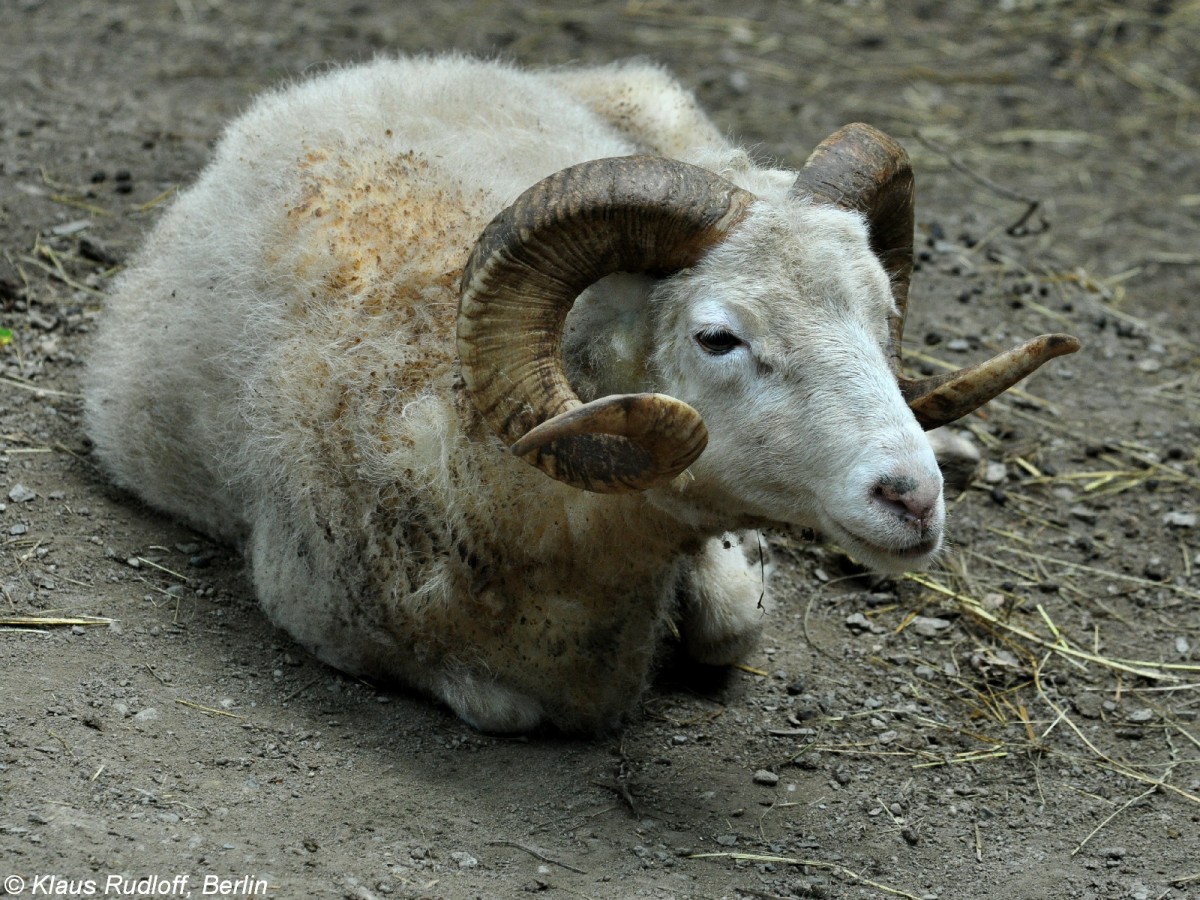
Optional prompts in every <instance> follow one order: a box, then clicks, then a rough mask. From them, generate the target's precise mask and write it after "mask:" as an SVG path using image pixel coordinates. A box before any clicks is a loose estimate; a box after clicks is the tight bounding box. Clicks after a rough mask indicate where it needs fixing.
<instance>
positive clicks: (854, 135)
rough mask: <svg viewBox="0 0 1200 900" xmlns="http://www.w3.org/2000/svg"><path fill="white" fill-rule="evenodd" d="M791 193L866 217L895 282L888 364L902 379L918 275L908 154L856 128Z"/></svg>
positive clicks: (836, 136)
mask: <svg viewBox="0 0 1200 900" xmlns="http://www.w3.org/2000/svg"><path fill="white" fill-rule="evenodd" d="M792 193H793V194H795V195H799V196H805V197H809V198H811V199H812V200H814V201H816V202H817V203H827V204H830V205H832V206H838V207H841V208H842V209H849V210H852V211H854V212H858V213H862V215H863V216H864V217H865V218H866V220H867V226H868V229H869V231H868V233H869V238H870V241H871V250H872V252H873V253H874V254H875V256H876V257H878V259H879V261H880V263H881V264H882V265H883V268H884V271H885V272H887V273H888V277H889V278H890V279H891V282H892V296H893V297H894V298H895V301H896V309H897V314H896V315H892V316H889V317H888V362H889V363H890V364H891V367H892V371H893V372H894V373H895V375H896V377H897V378H899V377H900V343H901V341H902V340H903V338H904V319H905V317H906V316H907V315H908V285H909V282H910V281H911V280H912V269H913V173H912V166H911V165H910V164H909V161H908V154H907V153H906V152H905V151H904V148H903V147H901V146H900V145H899V144H898V143H896V142H895V141H894V140H892V139H891V138H890V137H888V136H887V135H886V134H884V133H883V132H882V131H879V130H878V129H876V128H872V127H871V126H870V125H864V124H862V123H861V122H854V123H852V124H850V125H846V126H844V127H843V128H839V129H838V130H837V131H835V132H834V133H833V134H831V135H830V136H829V137H827V138H826V139H825V140H823V141H821V143H819V144H818V145H817V147H816V149H815V150H813V152H812V153H811V154H810V155H809V157H808V161H807V162H805V164H804V167H803V168H802V169H801V170H800V172H799V173H798V174H797V176H796V182H795V184H793V185H792Z"/></svg>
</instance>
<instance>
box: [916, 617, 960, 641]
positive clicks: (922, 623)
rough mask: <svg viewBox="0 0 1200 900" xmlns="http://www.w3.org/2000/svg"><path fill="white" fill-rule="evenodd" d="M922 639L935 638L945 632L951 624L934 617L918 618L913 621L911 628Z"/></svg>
mask: <svg viewBox="0 0 1200 900" xmlns="http://www.w3.org/2000/svg"><path fill="white" fill-rule="evenodd" d="M909 627H911V628H912V630H913V631H915V632H916V633H917V634H919V635H921V637H934V636H936V635H937V634H938V632H940V631H945V630H946V629H947V628H949V627H950V622H949V621H948V620H946V619H938V618H935V617H933V616H917V617H916V618H915V619H913V620H912V624H911V625H910V626H909Z"/></svg>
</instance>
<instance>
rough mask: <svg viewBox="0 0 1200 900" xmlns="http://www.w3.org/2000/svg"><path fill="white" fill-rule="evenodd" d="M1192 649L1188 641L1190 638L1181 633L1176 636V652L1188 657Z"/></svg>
mask: <svg viewBox="0 0 1200 900" xmlns="http://www.w3.org/2000/svg"><path fill="white" fill-rule="evenodd" d="M1191 649H1192V647H1191V645H1190V644H1189V643H1188V639H1187V638H1185V637H1184V636H1183V635H1180V636H1179V637H1177V638H1175V652H1176V653H1178V654H1179V655H1180V656H1182V657H1185V658H1186V657H1187V655H1188V653H1190V652H1191Z"/></svg>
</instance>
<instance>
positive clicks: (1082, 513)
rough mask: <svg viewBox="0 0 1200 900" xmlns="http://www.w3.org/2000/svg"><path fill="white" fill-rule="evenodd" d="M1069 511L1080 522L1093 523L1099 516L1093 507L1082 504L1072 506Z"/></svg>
mask: <svg viewBox="0 0 1200 900" xmlns="http://www.w3.org/2000/svg"><path fill="white" fill-rule="evenodd" d="M1069 512H1070V513H1071V515H1072V516H1074V517H1075V518H1076V519H1078V520H1079V521H1080V522H1084V523H1086V524H1088V525H1095V524H1096V520H1097V519H1098V518H1099V516H1098V515H1097V514H1096V511H1095V510H1094V509H1091V508H1089V507H1087V506H1083V505H1082V504H1080V505H1078V506H1072V507H1071V509H1070V510H1069Z"/></svg>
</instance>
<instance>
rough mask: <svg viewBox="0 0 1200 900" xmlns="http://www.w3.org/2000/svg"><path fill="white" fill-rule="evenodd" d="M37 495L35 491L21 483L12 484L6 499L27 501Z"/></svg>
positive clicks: (18, 501)
mask: <svg viewBox="0 0 1200 900" xmlns="http://www.w3.org/2000/svg"><path fill="white" fill-rule="evenodd" d="M35 497H37V491H34V490H32V489H30V488H27V487H25V485H23V484H14V485H13V486H12V487H11V488H10V489H9V491H8V499H9V500H11V501H12V502H13V503H28V502H29V501H30V500H33V499H34V498H35Z"/></svg>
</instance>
